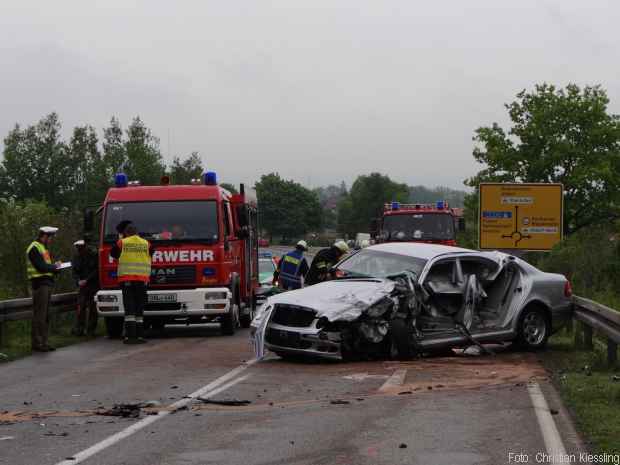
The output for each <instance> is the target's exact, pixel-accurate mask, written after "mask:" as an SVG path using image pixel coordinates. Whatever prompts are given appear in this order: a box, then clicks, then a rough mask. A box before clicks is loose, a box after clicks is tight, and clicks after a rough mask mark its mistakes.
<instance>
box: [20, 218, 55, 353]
mask: <svg viewBox="0 0 620 465" xmlns="http://www.w3.org/2000/svg"><path fill="white" fill-rule="evenodd" d="M57 231H58V228H54V227H53V226H43V227H41V228H40V229H39V235H38V236H37V238H36V239H35V240H34V241H33V242H32V243H31V244H30V245H29V246H28V248H27V249H26V271H27V273H28V279H29V280H30V284H31V286H32V330H31V338H32V350H33V351H35V352H50V351H52V350H56V349H55V348H54V347H52V346H50V345H49V344H48V341H47V338H48V331H49V313H48V309H49V304H50V299H51V297H52V288H53V287H54V276H55V275H56V274H57V273H58V266H59V265H60V262H56V263H52V257H51V256H50V252H49V250H48V247H49V245H50V244H51V243H52V238H53V237H54V235H55V234H56V232H57Z"/></svg>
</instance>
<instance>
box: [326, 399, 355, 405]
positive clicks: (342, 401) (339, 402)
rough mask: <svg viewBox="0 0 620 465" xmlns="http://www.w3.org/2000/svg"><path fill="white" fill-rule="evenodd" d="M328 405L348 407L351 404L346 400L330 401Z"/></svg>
mask: <svg viewBox="0 0 620 465" xmlns="http://www.w3.org/2000/svg"><path fill="white" fill-rule="evenodd" d="M329 403H330V404H332V405H348V404H350V403H351V402H350V401H348V400H341V399H336V400H331V401H330V402H329Z"/></svg>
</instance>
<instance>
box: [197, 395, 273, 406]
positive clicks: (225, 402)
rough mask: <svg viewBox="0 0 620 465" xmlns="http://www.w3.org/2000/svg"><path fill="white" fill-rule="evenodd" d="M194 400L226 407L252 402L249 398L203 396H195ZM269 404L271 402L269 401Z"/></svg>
mask: <svg viewBox="0 0 620 465" xmlns="http://www.w3.org/2000/svg"><path fill="white" fill-rule="evenodd" d="M196 400H199V401H200V402H202V403H204V404H213V405H225V406H227V407H242V406H244V405H250V404H251V403H252V401H250V400H237V399H222V400H215V399H207V398H205V397H197V398H196ZM270 405H272V404H271V403H270Z"/></svg>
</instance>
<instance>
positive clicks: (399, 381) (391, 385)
mask: <svg viewBox="0 0 620 465" xmlns="http://www.w3.org/2000/svg"><path fill="white" fill-rule="evenodd" d="M406 376H407V370H405V369H403V370H396V371H395V372H394V373H392V376H390V377H389V378H388V379H387V381H386V382H385V383H383V386H381V387H380V388H379V392H385V391H391V390H392V389H396V388H397V387H398V386H402V385H403V384H404V383H405V377H406Z"/></svg>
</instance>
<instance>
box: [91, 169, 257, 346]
mask: <svg viewBox="0 0 620 465" xmlns="http://www.w3.org/2000/svg"><path fill="white" fill-rule="evenodd" d="M115 184H116V187H113V188H111V189H109V190H108V193H107V196H106V198H105V201H104V203H103V206H101V207H99V208H98V210H97V212H95V211H93V210H89V211H87V212H86V213H85V228H84V229H85V231H89V230H91V231H92V230H94V229H95V223H96V222H97V220H98V219H99V221H100V227H99V231H98V233H99V278H100V282H101V290H100V291H99V292H98V293H97V295H96V302H97V310H98V313H99V315H100V316H102V317H104V319H105V323H106V328H107V332H108V334H109V336H111V337H118V336H120V335H121V333H122V329H123V317H124V310H123V299H122V293H121V291H120V289H119V286H118V282H117V279H116V268H117V263H116V260H114V259H112V258H111V257H110V249H111V247H112V245H113V243H114V242H116V241H117V240H118V234H117V231H116V226H117V225H118V224H119V223H120V222H121V221H123V220H131V221H132V222H133V223H134V224H135V225H136V227H137V228H138V231H139V234H140V236H142V237H143V238H144V239H147V240H148V241H149V242H151V244H152V245H153V246H154V248H155V252H154V254H153V258H152V271H151V282H150V284H149V288H148V300H147V303H146V306H145V312H144V322H145V326H146V327H151V328H154V329H159V330H163V328H164V326H165V325H166V324H170V323H183V324H191V323H206V322H213V321H218V322H219V323H220V325H221V330H222V332H223V333H224V334H226V335H232V334H234V332H235V329H236V328H237V326H238V325H241V326H243V327H249V325H250V322H251V320H252V318H253V311H254V295H255V291H256V290H257V289H258V287H259V283H258V234H257V230H258V229H257V201H256V194H255V192H254V191H253V190H252V191H250V190H248V189H244V186H243V185H241V186H240V193H239V194H231V193H230V192H228V191H227V190H225V189H223V188H222V187H220V186H218V185H217V178H216V175H215V173H213V172H208V173H205V174H204V175H203V177H202V179H200V180H194V181H192V184H191V185H172V184H170V179H169V178H168V177H163V178H162V184H161V185H159V186H140V185H139V184H138V183H136V182H128V180H127V176H126V175H124V174H118V175H116V177H115ZM97 213H98V215H97Z"/></svg>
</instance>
